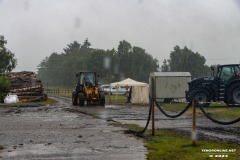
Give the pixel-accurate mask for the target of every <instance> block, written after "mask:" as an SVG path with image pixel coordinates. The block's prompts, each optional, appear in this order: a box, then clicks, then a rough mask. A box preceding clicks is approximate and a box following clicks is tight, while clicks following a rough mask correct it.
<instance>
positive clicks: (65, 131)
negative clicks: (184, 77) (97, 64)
mask: <svg viewBox="0 0 240 160" xmlns="http://www.w3.org/2000/svg"><path fill="white" fill-rule="evenodd" d="M57 100H58V101H59V104H58V105H56V106H42V107H34V108H32V107H24V108H19V107H13V108H5V109H0V122H1V123H0V128H1V130H0V145H1V146H3V147H4V149H3V150H0V159H1V158H2V159H18V160H19V159H64V160H65V159H71V160H72V159H89V160H92V159H100V160H106V159H114V160H120V159H124V160H125V159H136V160H139V159H146V156H145V154H146V153H147V150H146V148H145V147H144V146H143V145H144V144H143V142H142V141H141V140H136V139H135V138H132V137H129V136H128V135H124V134H123V128H116V127H113V126H112V125H109V123H110V122H107V121H106V120H102V119H98V118H93V117H92V116H89V115H85V114H82V113H79V112H77V111H76V110H75V109H73V108H72V106H71V105H70V100H69V99H66V98H57ZM97 108H98V107H97Z"/></svg>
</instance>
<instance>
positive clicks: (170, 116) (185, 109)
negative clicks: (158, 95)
mask: <svg viewBox="0 0 240 160" xmlns="http://www.w3.org/2000/svg"><path fill="white" fill-rule="evenodd" d="M154 101H155V104H156V105H157V107H158V109H159V110H160V111H161V112H162V113H163V114H164V115H165V116H167V117H169V118H177V117H179V116H181V115H182V114H183V113H185V112H186V111H187V110H188V108H189V107H191V105H192V102H190V103H188V105H187V106H186V107H185V108H184V110H182V111H181V112H179V113H178V114H176V115H169V114H167V113H166V112H165V111H164V110H163V109H162V108H161V106H160V105H159V104H158V102H157V100H156V99H154Z"/></svg>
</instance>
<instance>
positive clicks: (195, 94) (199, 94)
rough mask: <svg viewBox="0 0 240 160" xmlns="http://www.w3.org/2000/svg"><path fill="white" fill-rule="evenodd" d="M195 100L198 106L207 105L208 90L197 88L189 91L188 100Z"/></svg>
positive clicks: (208, 99)
mask: <svg viewBox="0 0 240 160" xmlns="http://www.w3.org/2000/svg"><path fill="white" fill-rule="evenodd" d="M192 100H196V101H197V102H198V104H197V105H198V106H201V107H207V106H209V104H210V101H211V98H210V93H209V91H208V90H205V89H203V88H197V89H195V90H192V91H191V92H190V101H192Z"/></svg>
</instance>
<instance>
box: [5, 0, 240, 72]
mask: <svg viewBox="0 0 240 160" xmlns="http://www.w3.org/2000/svg"><path fill="white" fill-rule="evenodd" d="M0 35H4V36H5V39H6V40H7V41H8V44H7V45H6V47H7V48H8V49H9V50H11V51H12V52H14V53H15V56H16V58H17V59H18V65H17V68H16V69H15V71H22V70H29V71H36V70H37V69H36V66H37V65H38V64H39V63H40V61H41V60H42V59H44V58H45V57H46V56H50V54H51V53H53V52H58V53H61V52H62V49H63V48H65V47H66V46H67V44H70V43H72V42H73V41H74V40H76V41H78V42H79V43H81V44H82V43H83V41H84V40H85V39H86V38H88V40H89V41H90V43H91V44H92V47H93V48H101V49H112V48H115V49H117V46H118V44H119V41H121V40H126V41H128V42H130V43H131V45H132V46H139V47H141V48H143V49H145V50H146V52H148V53H149V54H151V55H152V56H153V57H154V58H157V59H158V60H159V64H160V65H162V61H163V60H164V59H168V58H169V54H170V52H171V51H172V50H173V47H174V46H175V45H179V46H180V47H184V46H185V45H186V46H187V47H189V48H191V49H192V50H193V51H194V52H196V51H197V52H199V53H200V54H201V55H203V56H204V57H205V58H206V59H207V65H211V64H227V63H240V0H201V1H199V0H195V1H194V0H0Z"/></svg>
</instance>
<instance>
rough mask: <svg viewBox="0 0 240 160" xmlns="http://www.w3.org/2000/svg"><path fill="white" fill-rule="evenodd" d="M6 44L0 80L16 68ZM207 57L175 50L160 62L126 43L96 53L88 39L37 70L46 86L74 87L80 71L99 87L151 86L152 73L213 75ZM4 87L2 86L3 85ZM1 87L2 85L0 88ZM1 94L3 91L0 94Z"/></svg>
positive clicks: (1, 48)
mask: <svg viewBox="0 0 240 160" xmlns="http://www.w3.org/2000/svg"><path fill="white" fill-rule="evenodd" d="M6 43H7V41H6V40H5V38H4V36H3V35H0V76H1V74H2V73H6V72H11V71H12V70H13V69H14V68H15V67H16V65H17V59H16V58H15V54H14V53H12V52H11V51H10V50H9V49H7V48H6V47H5V44H6ZM205 63H206V59H205V57H204V56H202V55H201V54H199V53H198V52H193V51H192V50H191V49H189V48H187V46H185V47H184V48H180V47H179V46H177V45H176V46H175V47H174V48H173V51H171V52H170V57H169V59H164V61H163V63H162V65H161V66H160V67H159V62H158V60H157V59H156V58H153V57H152V56H151V55H150V54H148V53H147V52H146V51H145V50H144V49H143V48H141V47H138V46H132V45H131V44H130V43H129V42H127V41H125V40H123V41H120V42H119V45H118V48H117V50H115V49H114V48H113V49H110V50H109V49H107V50H103V49H95V48H92V47H91V43H90V42H89V41H88V39H86V40H85V41H84V42H83V44H80V43H78V42H77V41H73V42H72V43H70V44H67V46H66V47H65V48H63V52H62V53H60V54H59V53H56V52H54V53H52V54H51V55H50V56H49V57H46V58H44V59H43V60H42V61H41V62H40V64H39V65H38V66H37V69H38V71H37V74H38V77H39V78H40V79H41V80H42V82H43V83H44V85H49V86H64V87H72V86H73V85H74V84H75V80H76V79H75V75H76V73H78V72H79V71H95V72H97V73H98V74H99V75H100V77H99V80H100V83H102V84H103V83H111V82H114V81H119V80H122V79H124V78H132V79H135V80H137V81H142V82H148V77H149V74H150V73H151V72H156V71H162V72H190V73H191V75H192V78H198V77H203V76H209V75H210V67H209V66H207V65H206V64H205ZM2 84H3V83H2ZM0 85H1V84H0ZM0 92H1V91H0Z"/></svg>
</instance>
